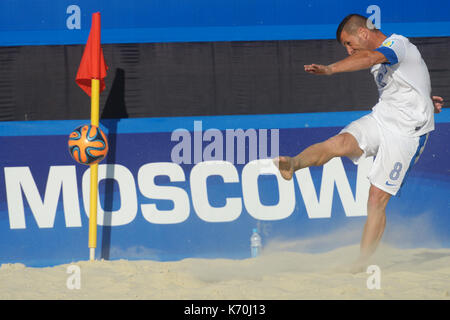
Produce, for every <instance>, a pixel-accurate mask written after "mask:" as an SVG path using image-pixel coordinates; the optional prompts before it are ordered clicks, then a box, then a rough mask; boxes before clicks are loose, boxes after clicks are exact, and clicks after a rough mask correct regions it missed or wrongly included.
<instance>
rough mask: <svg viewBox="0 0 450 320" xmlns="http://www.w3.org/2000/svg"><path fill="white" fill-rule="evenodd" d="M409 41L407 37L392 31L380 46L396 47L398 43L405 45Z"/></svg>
mask: <svg viewBox="0 0 450 320" xmlns="http://www.w3.org/2000/svg"><path fill="white" fill-rule="evenodd" d="M408 43H409V39H408V38H407V37H405V36H402V35H400V34H396V33H393V34H391V35H389V36H388V37H387V38H386V39H385V40H384V41H383V43H382V44H381V46H382V47H388V48H392V47H396V46H398V45H407V44H408Z"/></svg>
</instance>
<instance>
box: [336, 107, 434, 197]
mask: <svg viewBox="0 0 450 320" xmlns="http://www.w3.org/2000/svg"><path fill="white" fill-rule="evenodd" d="M344 132H348V133H350V134H351V135H352V136H354V137H355V138H356V141H358V144H359V147H360V148H361V149H362V150H363V152H364V153H363V154H362V156H361V157H357V158H350V159H351V160H352V161H353V163H355V164H358V162H359V161H360V159H362V158H366V157H370V156H375V161H374V162H373V166H372V168H371V170H370V172H369V176H368V178H369V181H370V183H371V184H372V185H374V186H376V187H377V188H379V189H381V190H383V191H386V192H387V193H389V194H391V195H396V194H397V192H398V190H400V187H401V186H402V185H403V183H404V181H405V177H406V175H407V174H408V171H409V170H410V168H411V167H412V166H413V164H414V163H416V162H417V160H418V159H419V156H420V154H421V153H422V152H423V149H424V148H425V144H426V142H427V140H428V133H427V134H425V135H423V136H420V137H406V136H401V135H398V134H396V133H394V132H392V131H389V130H388V129H386V128H384V127H382V126H380V124H379V123H378V122H377V120H375V118H374V117H372V115H371V114H368V115H366V116H364V117H362V118H360V119H358V120H355V121H353V122H351V123H350V124H349V125H347V126H346V127H345V128H344V129H342V130H341V132H340V133H344Z"/></svg>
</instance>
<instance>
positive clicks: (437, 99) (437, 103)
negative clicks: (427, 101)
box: [431, 96, 444, 113]
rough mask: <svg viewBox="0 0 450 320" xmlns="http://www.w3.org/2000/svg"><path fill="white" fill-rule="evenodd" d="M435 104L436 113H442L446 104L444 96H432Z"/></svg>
mask: <svg viewBox="0 0 450 320" xmlns="http://www.w3.org/2000/svg"><path fill="white" fill-rule="evenodd" d="M431 99H432V100H433V105H434V113H440V112H441V111H442V107H443V106H444V98H442V97H439V96H432V97H431Z"/></svg>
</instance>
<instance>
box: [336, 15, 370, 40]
mask: <svg viewBox="0 0 450 320" xmlns="http://www.w3.org/2000/svg"><path fill="white" fill-rule="evenodd" d="M350 20H351V21H350ZM349 21H350V22H351V24H352V27H354V26H358V27H359V26H367V18H366V17H364V16H362V15H360V14H357V13H351V14H349V15H348V16H346V17H345V18H344V19H343V20H342V22H341V23H340V24H339V26H338V28H337V30H336V40H337V42H339V43H341V33H342V30H344V28H346V26H347V24H348V23H349ZM347 27H348V26H347ZM346 29H347V28H346Z"/></svg>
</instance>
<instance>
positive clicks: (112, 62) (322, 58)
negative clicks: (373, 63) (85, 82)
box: [0, 37, 450, 121]
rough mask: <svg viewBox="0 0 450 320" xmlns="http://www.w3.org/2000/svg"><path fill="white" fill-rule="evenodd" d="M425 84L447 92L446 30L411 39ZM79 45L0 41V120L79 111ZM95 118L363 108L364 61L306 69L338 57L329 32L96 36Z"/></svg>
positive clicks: (367, 79)
mask: <svg viewBox="0 0 450 320" xmlns="http://www.w3.org/2000/svg"><path fill="white" fill-rule="evenodd" d="M411 40H412V42H413V43H414V44H416V45H417V46H418V48H419V50H420V51H421V52H422V55H423V58H424V60H425V62H426V63H427V65H428V68H429V71H430V75H431V82H432V86H433V94H436V95H441V96H443V97H450V86H449V85H448V83H450V72H449V71H450V60H449V59H448V52H449V49H450V37H441V38H413V39H411ZM83 48H84V45H61V46H21V47H0V70H1V79H0V120H2V121H8V120H18V121H22V120H62V119H87V118H89V116H90V99H89V97H88V96H87V95H86V94H85V93H84V92H83V91H82V90H81V89H80V88H79V87H78V86H77V85H76V83H75V76H76V72H77V70H78V66H79V63H80V61H81V56H82V52H83ZM103 50H104V54H105V60H106V63H107V65H108V66H109V70H108V76H107V77H106V90H105V91H104V92H103V93H102V94H101V104H100V105H101V112H102V118H128V117H130V118H137V117H160V116H198V115H238V114H239V115H241V114H271V113H303V112H323V111H327V112H330V111H349V110H369V109H370V108H371V107H372V106H373V105H374V104H375V103H376V102H377V99H378V92H377V89H376V86H375V83H374V81H373V78H372V75H371V74H370V72H369V71H368V70H364V71H359V72H355V73H347V74H338V75H334V76H331V77H326V76H314V75H310V74H307V73H306V72H305V71H304V65H305V64H310V63H319V64H329V63H332V62H335V61H337V60H339V59H342V58H344V57H345V55H346V53H345V50H344V48H343V47H342V46H341V45H340V44H338V43H337V42H336V41H335V40H286V41H247V42H245V41H244V42H195V43H139V44H105V45H103Z"/></svg>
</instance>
